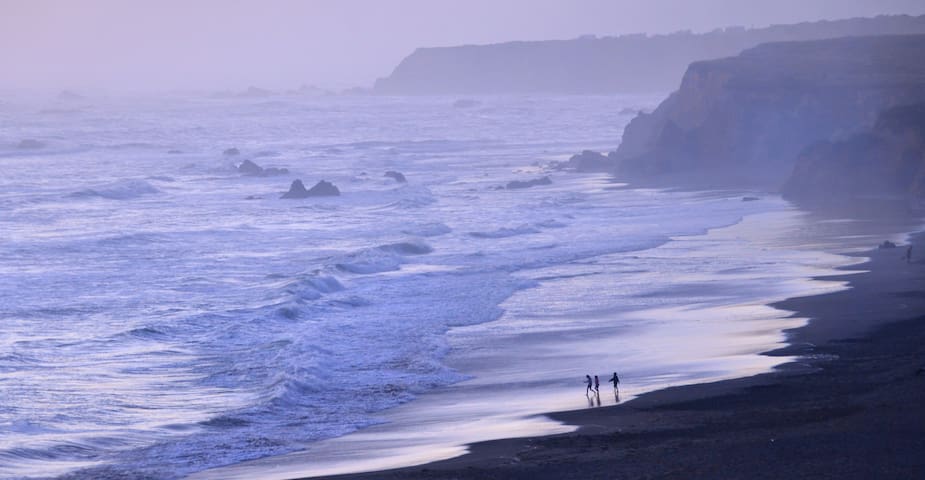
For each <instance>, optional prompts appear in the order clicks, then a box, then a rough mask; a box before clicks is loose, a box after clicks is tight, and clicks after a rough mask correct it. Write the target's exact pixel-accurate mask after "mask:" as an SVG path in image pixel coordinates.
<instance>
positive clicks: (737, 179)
mask: <svg viewBox="0 0 925 480" xmlns="http://www.w3.org/2000/svg"><path fill="white" fill-rule="evenodd" d="M923 58H925V35H887V36H873V37H844V38H837V39H828V40H816V41H807V42H780V43H770V44H764V45H760V46H758V47H755V48H752V49H749V50H746V51H745V52H743V53H741V54H740V55H738V56H735V57H729V58H724V59H719V60H711V61H702V62H695V63H693V64H691V65H690V67H689V68H688V69H687V73H686V74H685V75H684V77H683V80H682V82H681V87H680V89H678V91H676V92H675V93H673V94H671V95H670V96H669V97H668V98H667V99H666V100H665V101H663V102H662V103H661V105H659V106H658V108H656V109H655V110H654V111H653V112H652V113H650V114H640V115H638V116H637V117H635V118H634V119H633V120H632V121H631V122H630V123H629V125H627V127H626V129H625V131H624V134H623V141H622V143H621V144H620V146H619V147H618V149H617V150H616V151H615V152H611V153H610V154H609V155H608V156H607V158H608V160H610V162H611V171H612V172H614V173H615V175H616V176H617V177H618V179H624V180H628V181H631V182H637V183H648V184H655V185H663V186H700V187H760V188H768V189H774V190H776V189H779V188H781V186H782V185H784V184H785V183H787V184H788V185H789V187H788V191H789V192H791V193H794V194H795V192H798V191H800V190H801V189H806V188H814V187H813V186H811V185H819V186H820V187H823V188H836V185H838V184H837V183H833V182H829V183H824V182H823V183H819V184H817V183H811V184H810V183H807V182H809V180H810V177H809V175H810V172H814V173H813V174H812V175H813V176H817V177H821V176H824V174H823V173H821V171H822V166H821V165H822V163H820V162H818V161H816V162H813V161H810V160H804V161H803V163H804V166H803V167H801V168H799V169H796V170H795V166H796V165H797V160H798V158H800V156H801V154H802V152H804V149H806V148H808V147H811V146H813V145H816V144H818V143H819V142H826V141H837V140H838V139H841V138H847V137H850V136H851V135H854V134H856V133H858V132H862V131H865V130H869V129H872V128H874V125H875V124H876V123H877V122H878V118H881V113H882V112H884V111H886V110H889V109H891V108H894V107H901V106H905V105H914V104H918V103H922V102H925V62H922V61H921V60H922V59H923ZM882 121H883V119H882V118H881V122H882ZM882 128H885V127H881V130H880V131H881V133H882ZM819 148H820V147H817V150H816V152H817V153H815V154H813V153H808V154H803V155H804V156H807V155H809V156H811V157H812V156H819V155H821V153H819V152H821V150H820V149H819ZM829 151H832V150H831V148H830V149H829ZM810 165H814V166H810ZM842 167H844V168H849V169H850V168H853V166H852V165H851V164H848V163H845V164H844V165H842V166H841V167H839V168H842ZM849 173H850V172H845V174H846V175H847V174H849ZM792 174H795V175H798V176H805V177H806V178H803V179H793V180H790V177H791V175H792ZM803 180H805V181H806V182H804V181H803ZM842 186H843V185H842Z"/></svg>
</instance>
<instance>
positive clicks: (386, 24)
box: [0, 0, 925, 90]
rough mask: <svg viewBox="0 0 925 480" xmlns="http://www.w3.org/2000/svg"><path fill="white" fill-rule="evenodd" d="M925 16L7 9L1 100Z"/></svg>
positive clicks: (366, 81)
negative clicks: (470, 51) (459, 53)
mask: <svg viewBox="0 0 925 480" xmlns="http://www.w3.org/2000/svg"><path fill="white" fill-rule="evenodd" d="M881 13H909V14H925V1H922V0H876V1H873V0H768V1H763V0H647V1H643V0H634V1H628V0H303V1H297V0H262V1H244V0H182V1H181V0H159V1H142V0H0V65H3V74H2V75H0V88H4V89H8V88H38V89H60V88H72V89H78V90H80V89H93V88H101V89H109V90H166V89H176V88H208V89H242V88H245V87H247V86H248V85H258V86H261V87H265V88H273V89H282V88H295V87H297V86H299V85H302V84H316V85H320V86H325V87H334V88H340V87H349V86H355V85H361V86H368V85H370V84H371V83H372V81H373V80H374V79H375V78H376V77H380V76H385V75H388V74H389V72H390V71H391V70H392V68H393V67H394V66H395V65H396V64H397V63H398V62H399V61H400V60H401V59H402V58H403V57H404V56H405V55H407V54H409V53H410V52H411V51H413V50H414V48H416V47H419V46H442V45H458V44H466V43H493V42H501V41H507V40H535V39H555V38H574V37H577V36H579V35H583V34H596V35H617V34H624V33H637V32H649V33H666V32H672V31H676V30H681V29H691V30H694V31H705V30H711V29H713V28H716V27H722V26H729V25H744V26H756V27H757V26H766V25H769V24H774V23H793V22H800V21H807V20H818V19H837V18H847V17H855V16H873V15H876V14H881Z"/></svg>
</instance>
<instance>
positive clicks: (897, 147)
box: [781, 103, 925, 208]
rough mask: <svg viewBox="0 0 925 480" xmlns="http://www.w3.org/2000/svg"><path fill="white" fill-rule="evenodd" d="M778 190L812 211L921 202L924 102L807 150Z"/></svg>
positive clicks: (924, 168)
mask: <svg viewBox="0 0 925 480" xmlns="http://www.w3.org/2000/svg"><path fill="white" fill-rule="evenodd" d="M781 190H782V193H783V194H784V197H785V198H788V199H790V200H793V201H795V202H796V203H798V204H803V205H805V206H808V207H814V208H818V207H822V208H837V207H841V206H844V205H846V204H847V205H850V206H851V207H852V208H856V205H857V204H858V203H859V201H860V202H863V203H867V204H869V205H870V206H877V205H884V204H886V205H893V206H897V205H896V204H897V202H898V203H899V205H898V207H903V206H905V207H908V206H910V203H911V204H912V205H911V206H913V207H914V206H917V204H920V203H921V202H922V201H923V200H925V103H919V104H915V105H906V106H900V107H893V108H890V109H888V110H886V111H884V112H882V113H881V114H880V116H879V118H878V119H877V122H876V123H875V124H874V127H873V128H872V129H870V130H867V131H863V132H859V133H856V134H854V135H851V136H849V137H847V138H845V139H842V140H838V141H823V142H819V143H816V144H813V145H811V146H809V147H807V148H806V149H804V150H803V151H802V152H801V154H800V156H799V159H798V160H797V164H796V167H795V168H794V170H793V174H792V175H791V177H790V179H789V180H788V181H787V183H785V184H784V186H783V188H782V189H781Z"/></svg>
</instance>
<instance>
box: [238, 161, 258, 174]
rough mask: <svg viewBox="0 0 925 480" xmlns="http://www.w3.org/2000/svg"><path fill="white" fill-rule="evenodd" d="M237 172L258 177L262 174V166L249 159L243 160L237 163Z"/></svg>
mask: <svg viewBox="0 0 925 480" xmlns="http://www.w3.org/2000/svg"><path fill="white" fill-rule="evenodd" d="M238 172H240V173H243V174H244V175H251V176H254V177H259V176H261V175H263V167H261V166H260V165H257V164H256V163H254V162H252V161H250V160H244V161H243V162H241V164H240V165H238Z"/></svg>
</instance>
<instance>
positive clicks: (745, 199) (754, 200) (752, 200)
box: [742, 197, 761, 202]
mask: <svg viewBox="0 0 925 480" xmlns="http://www.w3.org/2000/svg"><path fill="white" fill-rule="evenodd" d="M758 200H761V199H760V198H758V197H742V201H743V202H756V201H758Z"/></svg>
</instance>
